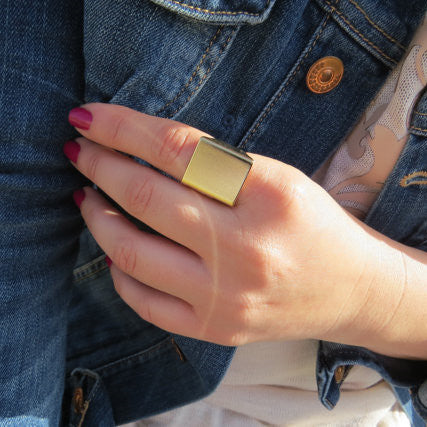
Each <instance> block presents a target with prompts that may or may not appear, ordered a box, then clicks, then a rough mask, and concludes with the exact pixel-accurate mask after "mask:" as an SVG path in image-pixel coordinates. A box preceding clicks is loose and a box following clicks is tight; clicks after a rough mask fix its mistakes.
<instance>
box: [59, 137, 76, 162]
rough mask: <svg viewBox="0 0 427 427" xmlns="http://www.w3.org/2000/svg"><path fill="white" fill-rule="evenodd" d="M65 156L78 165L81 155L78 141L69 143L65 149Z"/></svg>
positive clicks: (65, 145)
mask: <svg viewBox="0 0 427 427" xmlns="http://www.w3.org/2000/svg"><path fill="white" fill-rule="evenodd" d="M63 150H64V154H65V155H66V156H67V157H68V158H69V159H70V160H71V161H72V162H74V163H77V158H78V157H79V153H80V144H79V143H78V142H76V141H67V142H66V143H65V144H64V147H63Z"/></svg>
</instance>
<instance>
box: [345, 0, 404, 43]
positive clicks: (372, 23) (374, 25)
mask: <svg viewBox="0 0 427 427" xmlns="http://www.w3.org/2000/svg"><path fill="white" fill-rule="evenodd" d="M348 1H349V2H350V3H352V4H353V5H354V7H356V8H357V9H358V10H359V11H360V12H361V13H362V15H363V16H364V17H365V18H366V20H367V21H368V22H369V23H370V24H371V25H372V26H373V27H374V28H375V29H376V30H378V31H379V32H380V33H381V34H383V35H384V36H385V37H386V38H388V39H389V40H390V41H391V42H392V43H394V44H396V45H397V46H398V47H400V48H401V49H403V50H405V47H404V46H403V45H402V44H400V43H399V42H398V41H397V40H396V39H395V38H393V37H392V36H390V35H389V34H387V33H386V32H385V31H384V30H383V29H382V28H381V27H380V26H379V25H377V24H376V23H375V22H374V21H373V20H372V19H371V18H370V17H369V16H368V14H367V13H366V12H365V11H364V10H363V9H362V8H361V7H360V6H359V4H357V3H356V1H355V0H348Z"/></svg>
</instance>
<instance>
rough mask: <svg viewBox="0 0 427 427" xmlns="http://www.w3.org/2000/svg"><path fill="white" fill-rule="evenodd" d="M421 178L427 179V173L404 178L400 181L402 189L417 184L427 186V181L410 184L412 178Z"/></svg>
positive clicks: (416, 173)
mask: <svg viewBox="0 0 427 427" xmlns="http://www.w3.org/2000/svg"><path fill="white" fill-rule="evenodd" d="M421 176H423V177H425V178H427V171H417V172H412V173H410V174H409V175H406V176H404V177H403V178H402V179H401V180H400V186H401V187H409V186H410V185H415V184H418V185H427V180H423V181H411V182H408V181H409V180H410V179H411V178H415V177H421Z"/></svg>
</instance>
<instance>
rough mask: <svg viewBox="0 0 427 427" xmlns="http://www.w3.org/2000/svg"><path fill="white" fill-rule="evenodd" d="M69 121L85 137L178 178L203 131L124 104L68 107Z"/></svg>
mask: <svg viewBox="0 0 427 427" xmlns="http://www.w3.org/2000/svg"><path fill="white" fill-rule="evenodd" d="M69 121H70V123H71V125H73V126H75V127H76V128H77V129H78V131H79V132H80V133H81V134H82V135H84V136H85V137H86V138H88V139H90V140H92V141H95V142H97V143H99V144H101V145H104V146H106V147H110V148H113V149H115V150H119V151H122V152H124V153H128V154H131V155H133V156H136V157H139V158H141V159H144V160H145V161H147V162H148V163H150V164H151V165H153V166H155V167H156V168H158V169H161V170H163V171H164V172H166V173H168V174H169V175H171V176H173V177H174V178H176V179H178V180H179V181H181V180H182V177H183V176H184V173H185V169H186V167H187V165H188V163H189V162H190V159H191V156H192V155H193V152H194V150H195V148H196V145H197V142H198V141H199V139H200V137H202V136H209V135H207V134H206V133H205V132H202V131H200V130H198V129H195V128H192V127H191V126H188V125H186V124H184V123H180V122H176V121H174V120H169V119H163V118H159V117H154V116H149V115H147V114H144V113H140V112H138V111H135V110H132V109H130V108H127V107H123V106H120V105H113V104H101V103H92V104H85V105H83V106H82V107H80V108H74V109H73V110H71V111H70V114H69Z"/></svg>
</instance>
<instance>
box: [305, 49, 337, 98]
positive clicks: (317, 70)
mask: <svg viewBox="0 0 427 427" xmlns="http://www.w3.org/2000/svg"><path fill="white" fill-rule="evenodd" d="M343 74H344V65H343V63H342V61H341V59H339V58H337V57H336V56H325V57H324V58H321V59H319V60H317V61H316V62H315V63H314V64H313V65H312V66H311V67H310V69H309V70H308V73H307V77H306V81H307V87H308V88H309V89H310V90H311V91H312V92H314V93H327V92H330V91H331V90H332V89H334V88H335V87H337V86H338V84H339V83H340V81H341V79H342V76H343Z"/></svg>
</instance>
